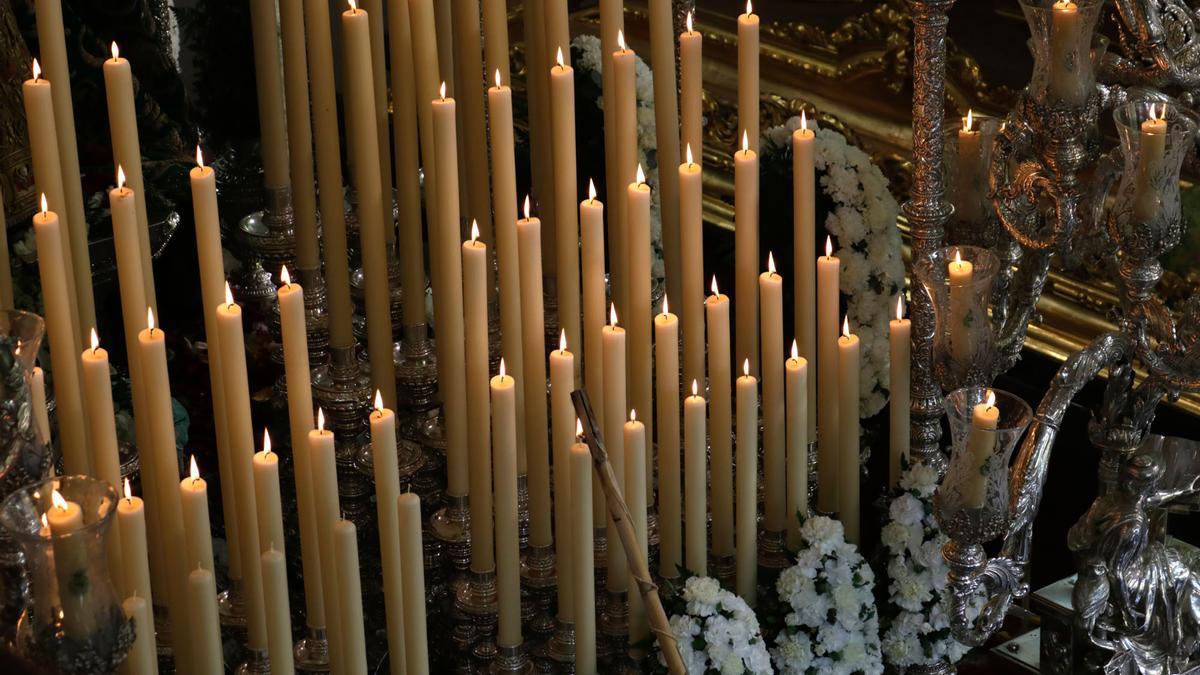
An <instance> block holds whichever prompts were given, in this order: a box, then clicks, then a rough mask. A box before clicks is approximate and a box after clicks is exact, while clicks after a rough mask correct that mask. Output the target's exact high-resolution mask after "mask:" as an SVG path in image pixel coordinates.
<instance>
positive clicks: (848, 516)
mask: <svg viewBox="0 0 1200 675" xmlns="http://www.w3.org/2000/svg"><path fill="white" fill-rule="evenodd" d="M837 349H838V417H839V418H840V419H839V420H838V430H839V433H840V435H839V437H838V438H839V440H838V476H839V481H838V515H839V517H840V518H841V521H842V525H844V526H845V527H846V541H848V542H851V543H853V544H857V543H859V503H858V492H859V478H858V467H859V462H858V452H859V425H858V407H859V404H858V378H859V369H860V368H859V349H860V347H859V340H858V336H857V335H854V334H853V333H851V332H850V322H849V320H848V319H847V321H846V323H844V324H843V325H842V337H840V338H838V345H837Z"/></svg>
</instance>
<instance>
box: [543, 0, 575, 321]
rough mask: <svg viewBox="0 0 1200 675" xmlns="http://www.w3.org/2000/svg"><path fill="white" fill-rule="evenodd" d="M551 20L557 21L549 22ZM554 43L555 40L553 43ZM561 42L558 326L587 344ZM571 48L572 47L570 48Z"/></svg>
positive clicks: (557, 82)
mask: <svg viewBox="0 0 1200 675" xmlns="http://www.w3.org/2000/svg"><path fill="white" fill-rule="evenodd" d="M549 5H550V6H552V7H553V6H561V8H562V12H561V13H562V15H563V16H562V24H563V25H562V32H564V33H565V32H566V3H563V2H551V3H549ZM547 21H548V23H554V22H551V21H549V17H547ZM552 44H553V43H552ZM564 46H566V43H565V42H564V43H559V46H558V54H557V57H558V62H557V65H555V66H554V67H553V68H551V69H550V109H551V112H552V118H553V119H552V124H553V133H554V144H553V152H554V204H555V208H556V209H557V210H556V211H555V213H554V227H555V228H556V232H555V235H554V242H555V246H556V247H557V248H556V250H555V252H554V255H555V257H556V258H557V259H558V260H557V261H556V266H555V269H556V270H557V271H558V277H557V281H556V282H555V283H556V288H557V290H558V325H559V326H561V327H562V328H564V329H566V331H567V340H568V341H570V343H571V344H573V345H581V344H583V338H582V333H581V332H580V331H581V328H580V299H579V212H578V211H577V210H576V207H575V199H576V197H577V195H578V194H579V191H578V186H577V185H576V183H575V71H574V69H572V68H571V66H568V65H566V64H565V63H564V62H563V47H564ZM567 48H568V49H569V47H567Z"/></svg>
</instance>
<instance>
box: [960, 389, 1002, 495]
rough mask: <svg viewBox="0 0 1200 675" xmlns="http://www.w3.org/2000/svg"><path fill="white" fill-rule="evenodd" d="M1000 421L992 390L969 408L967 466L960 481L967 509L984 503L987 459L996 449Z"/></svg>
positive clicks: (986, 483) (988, 474)
mask: <svg viewBox="0 0 1200 675" xmlns="http://www.w3.org/2000/svg"><path fill="white" fill-rule="evenodd" d="M999 421H1000V409H999V408H997V407H996V394H995V393H994V392H992V391H991V390H988V392H987V398H985V399H984V401H983V402H982V403H979V404H977V405H976V406H975V407H974V408H972V409H971V432H970V434H968V436H967V456H968V458H969V461H970V467H971V470H970V471H968V472H966V476H967V480H966V481H965V482H964V484H963V490H962V498H963V505H964V506H965V507H967V508H969V509H982V508H983V507H984V506H985V505H986V504H987V486H988V479H989V478H990V477H991V472H990V471H989V470H988V463H989V462H990V461H991V459H992V453H994V452H995V451H996V424H997V423H998V422H999Z"/></svg>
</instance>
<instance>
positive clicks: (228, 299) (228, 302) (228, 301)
mask: <svg viewBox="0 0 1200 675" xmlns="http://www.w3.org/2000/svg"><path fill="white" fill-rule="evenodd" d="M225 306H226V307H233V291H232V290H230V288H229V282H228V281H226V282H225Z"/></svg>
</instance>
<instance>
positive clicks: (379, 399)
mask: <svg viewBox="0 0 1200 675" xmlns="http://www.w3.org/2000/svg"><path fill="white" fill-rule="evenodd" d="M375 411H376V412H383V392H381V391H379V390H378V389H376V390H375Z"/></svg>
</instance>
